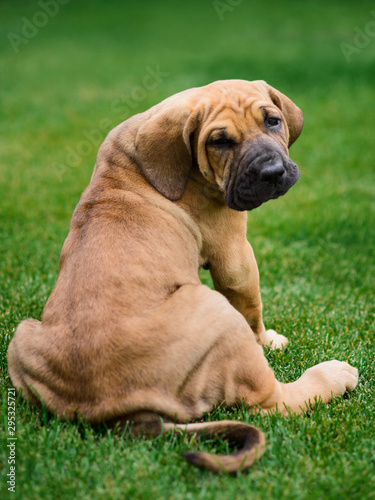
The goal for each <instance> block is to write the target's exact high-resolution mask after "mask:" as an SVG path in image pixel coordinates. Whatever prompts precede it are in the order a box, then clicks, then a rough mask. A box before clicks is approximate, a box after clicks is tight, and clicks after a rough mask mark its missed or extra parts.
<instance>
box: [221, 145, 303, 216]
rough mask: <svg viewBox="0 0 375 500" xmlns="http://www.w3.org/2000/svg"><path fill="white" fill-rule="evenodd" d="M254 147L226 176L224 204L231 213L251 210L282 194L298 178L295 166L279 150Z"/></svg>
mask: <svg viewBox="0 0 375 500" xmlns="http://www.w3.org/2000/svg"><path fill="white" fill-rule="evenodd" d="M259 149H260V148H259V147H254V148H252V150H251V151H250V152H249V153H248V154H245V155H244V158H243V159H242V161H240V163H239V165H238V167H237V172H235V173H234V174H233V175H231V176H230V177H229V180H228V184H227V189H226V196H225V201H226V203H227V205H228V207H229V208H232V209H233V210H239V211H241V210H253V209H254V208H257V207H259V206H260V205H262V203H265V202H266V201H268V200H271V199H275V198H278V197H279V196H282V195H283V194H285V193H286V192H287V191H288V189H290V188H291V187H292V186H293V184H295V183H296V182H297V180H298V178H299V170H298V167H297V165H296V164H295V163H293V162H292V160H291V159H290V158H289V157H288V156H287V155H286V154H285V153H284V152H283V151H282V150H281V149H277V150H275V149H272V150H270V149H269V148H264V147H262V146H261V151H259Z"/></svg>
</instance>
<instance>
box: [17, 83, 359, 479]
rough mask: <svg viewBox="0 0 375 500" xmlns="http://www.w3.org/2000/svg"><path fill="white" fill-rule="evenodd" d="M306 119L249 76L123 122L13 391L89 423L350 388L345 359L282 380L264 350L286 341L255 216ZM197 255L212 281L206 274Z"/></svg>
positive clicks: (287, 169)
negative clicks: (276, 324) (251, 220)
mask: <svg viewBox="0 0 375 500" xmlns="http://www.w3.org/2000/svg"><path fill="white" fill-rule="evenodd" d="M301 129H302V114H301V112H300V110H299V109H298V108H297V107H296V106H295V105H294V104H293V103H292V102H291V101H290V100H289V99H288V98H286V97H285V96H283V94H281V93H279V92H277V91H276V90H275V89H272V87H269V86H268V85H267V84H265V83H264V82H253V83H250V82H243V81H239V80H233V81H224V82H216V83H214V84H211V85H208V86H206V87H202V88H200V89H191V90H189V91H185V92H182V93H180V94H177V95H176V96H173V97H171V98H169V99H167V100H165V101H163V102H162V103H160V104H159V105H157V106H155V107H154V108H152V109H151V110H149V111H147V112H145V113H142V114H140V115H136V116H135V117H133V118H131V119H129V120H127V121H126V122H124V123H123V124H121V125H119V126H118V127H116V128H115V129H114V130H113V131H112V132H111V133H110V134H109V135H108V137H107V139H106V140H105V141H104V143H103V145H102V146H101V148H100V150H99V154H98V159H97V164H96V168H95V171H94V174H93V176H92V179H91V182H90V185H89V186H88V188H87V189H86V190H85V192H84V193H83V195H82V197H81V199H80V201H79V203H78V205H77V207H76V210H75V212H74V215H73V218H72V222H71V228H70V233H69V235H68V237H67V239H66V241H65V244H64V247H63V250H62V253H61V261H60V271H59V277H58V280H57V283H56V286H55V288H54V290H53V292H52V294H51V296H50V298H49V300H48V302H47V304H46V306H45V309H44V312H43V317H42V322H39V321H36V320H26V321H24V322H22V323H21V324H20V325H19V327H18V329H17V331H16V334H15V336H14V338H13V340H12V342H11V344H10V347H9V354H8V356H9V371H10V375H11V378H12V381H13V383H14V385H15V386H16V387H17V388H22V390H23V394H24V395H25V396H26V397H28V398H29V399H31V400H35V398H36V396H35V393H36V394H37V395H38V397H39V398H42V399H43V401H44V403H45V405H46V407H47V408H48V409H49V410H50V411H52V412H55V413H57V414H59V415H61V416H64V417H65V418H68V419H72V418H74V416H75V415H76V414H77V412H79V413H80V414H82V415H83V417H85V418H87V419H88V420H89V421H91V422H116V421H119V422H125V421H127V420H133V421H135V422H137V421H138V422H139V421H140V422H147V421H149V420H151V421H152V419H153V415H160V416H162V417H163V418H164V420H165V421H166V422H168V421H169V422H173V421H177V422H181V423H183V422H187V421H189V420H191V419H194V418H198V417H201V416H202V414H203V413H204V412H206V411H209V410H210V409H211V408H212V406H213V405H216V404H219V403H222V402H225V404H227V405H232V404H235V403H238V402H240V401H241V400H244V401H245V402H246V403H247V404H249V405H250V406H256V405H258V406H260V407H262V408H264V409H266V410H268V409H271V410H272V409H274V408H276V406H277V407H278V408H279V410H280V411H285V406H284V405H287V406H289V407H290V408H291V409H292V410H293V411H296V412H298V411H301V408H302V407H304V405H305V402H308V401H311V402H313V400H314V398H315V397H316V396H317V397H322V398H323V399H325V400H329V399H330V398H331V397H332V396H336V395H339V394H342V393H343V392H344V391H345V390H351V389H353V388H354V387H355V386H356V384H357V371H356V369H355V368H352V367H350V366H349V365H348V364H347V363H341V362H339V361H331V362H326V363H322V364H320V365H317V366H315V367H313V368H311V369H309V370H307V371H306V372H305V373H304V374H303V376H302V377H301V378H300V379H299V380H297V381H296V382H293V383H290V384H282V383H280V382H278V381H277V380H276V379H275V376H274V374H273V372H272V370H271V369H270V367H269V366H268V364H267V361H266V358H265V356H264V354H263V350H262V347H261V344H269V343H270V342H272V345H273V347H280V346H281V345H283V344H285V343H286V339H285V337H282V336H281V335H277V334H276V332H273V331H266V330H265V328H264V325H263V321H262V305H261V298H260V292H259V277H258V269H257V265H256V261H255V258H254V255H253V252H252V249H251V247H250V245H249V243H248V242H247V239H246V228H247V227H246V211H245V210H249V209H252V208H255V207H257V206H259V205H260V204H261V203H263V202H264V201H267V199H270V198H275V197H277V196H280V195H281V194H284V193H285V192H286V191H287V190H288V189H289V187H291V185H292V184H294V182H295V181H296V180H297V179H298V169H297V167H296V165H295V164H294V163H293V162H291V160H290V159H289V158H288V145H290V144H291V143H292V142H294V140H295V139H296V138H297V137H298V135H299V133H300V131H301ZM202 265H206V266H209V268H210V271H211V274H212V277H213V281H214V284H215V288H216V290H217V291H213V290H210V289H209V288H208V287H206V286H204V285H202V284H201V283H200V281H199V277H198V269H199V267H200V266H202ZM257 439H258V442H257V444H258V446H259V448H261V447H262V446H263V441H262V438H259V435H258V438H257ZM240 459H241V460H242V459H243V456H241V457H240V458H239V459H238V460H237V463H236V465H234V466H233V464H232V465H230V466H229V467H227V468H228V469H230V470H235V469H236V468H238V467H239V465H240ZM203 462H204V461H203ZM203 462H202V463H200V465H204V466H207V467H208V468H215V466H208V465H207V463H206V464H204V463H203ZM196 463H198V462H196ZM211 465H212V464H211ZM245 465H246V464H245Z"/></svg>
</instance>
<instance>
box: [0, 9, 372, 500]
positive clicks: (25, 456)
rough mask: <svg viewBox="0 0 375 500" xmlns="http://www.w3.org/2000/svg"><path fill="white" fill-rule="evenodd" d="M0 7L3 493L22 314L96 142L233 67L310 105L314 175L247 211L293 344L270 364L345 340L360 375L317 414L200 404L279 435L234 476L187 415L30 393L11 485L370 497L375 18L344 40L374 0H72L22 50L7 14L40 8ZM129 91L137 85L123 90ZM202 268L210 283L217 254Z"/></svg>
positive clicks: (95, 491)
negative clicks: (135, 433)
mask: <svg viewBox="0 0 375 500" xmlns="http://www.w3.org/2000/svg"><path fill="white" fill-rule="evenodd" d="M225 2H226V0H223V3H225ZM0 9H1V11H0V19H1V21H0V23H1V24H0V27H1V31H2V34H3V35H4V36H3V37H2V38H1V42H0V44H1V45H0V54H1V56H0V57H1V68H2V70H1V72H0V89H1V94H0V95H1V97H0V99H1V106H0V114H1V115H0V116H1V118H2V119H1V122H0V138H1V139H0V141H1V151H0V165H1V166H0V168H1V170H0V200H1V215H0V256H1V259H0V301H1V304H0V363H1V369H2V372H1V375H0V377H1V386H2V392H3V398H2V403H1V406H0V408H1V435H2V438H3V439H2V445H1V448H0V471H1V472H0V496H1V498H8V493H7V491H6V474H7V473H8V472H9V469H8V464H7V458H8V452H7V448H6V441H5V438H6V437H7V434H6V416H7V405H6V394H7V389H8V387H11V382H10V380H9V378H8V374H7V361H6V350H7V346H8V344H9V341H10V339H11V337H12V335H13V333H14V329H15V327H16V325H17V324H18V323H19V322H20V321H21V320H22V319H23V318H25V317H29V316H32V317H36V318H40V316H41V313H42V309H43V306H44V303H45V301H46V299H47V298H48V296H49V294H50V292H51V290H52V287H53V285H54V283H55V280H56V276H57V269H58V259H59V252H60V249H61V246H62V243H63V241H64V238H65V236H66V235H67V232H68V228H69V221H70V217H71V214H72V211H73V209H74V206H75V204H76V203H77V201H78V198H79V195H80V193H81V192H82V190H83V189H84V187H85V186H86V185H87V183H88V181H89V178H90V174H91V171H92V168H93V165H94V162H95V155H96V151H97V149H98V147H99V144H100V142H101V141H102V139H103V138H104V136H105V134H106V133H107V132H108V131H109V130H110V129H111V128H112V127H113V126H115V125H116V124H117V123H119V122H121V121H123V120H124V119H126V118H128V117H129V116H130V115H131V114H134V113H136V112H140V111H143V110H145V109H147V108H148V107H150V106H152V105H153V104H155V103H157V102H159V101H160V100H162V99H163V98H165V97H167V96H168V95H171V94H173V93H175V92H177V91H180V90H183V89H185V88H189V87H192V86H199V85H204V84H206V83H209V82H211V81H213V80H217V79H222V78H244V79H249V80H252V79H265V80H267V81H268V82H269V83H270V84H271V85H273V86H275V87H276V88H278V89H279V90H281V91H283V92H284V93H286V94H287V95H288V96H290V97H291V98H292V99H293V100H295V101H296V102H297V103H298V104H299V105H300V107H301V108H302V109H303V111H304V114H305V123H306V125H305V129H304V132H303V134H302V136H301V138H300V139H299V141H297V143H296V144H295V145H294V146H293V148H292V150H291V156H292V158H293V159H294V160H295V161H296V162H297V163H298V164H299V165H300V167H301V174H302V175H301V179H300V180H299V182H298V183H297V185H296V186H295V187H294V188H293V189H292V190H291V192H290V193H288V194H287V196H285V197H284V198H282V199H279V200H277V201H272V202H269V203H268V204H266V205H264V206H263V207H261V208H260V209H258V210H256V211H254V212H252V213H250V214H249V232H248V235H249V240H250V241H251V243H252V244H253V247H254V250H255V253H256V255H257V259H258V264H259V268H260V273H261V284H262V293H263V302H264V316H265V322H266V324H267V326H268V327H272V328H275V329H276V330H277V331H278V332H279V333H282V334H284V335H286V336H287V337H288V338H289V340H290V345H289V346H288V348H287V349H286V350H285V351H282V352H280V351H277V352H267V356H268V359H269V361H270V364H271V366H272V367H273V369H274V370H275V372H276V374H277V376H278V378H279V379H280V380H282V381H292V380H294V379H296V378H297V377H298V376H300V375H301V373H302V372H303V371H304V370H305V369H306V368H308V367H310V366H312V365H313V364H315V363H318V362H320V361H325V360H328V359H332V358H337V359H340V360H347V361H349V362H350V363H352V364H353V365H355V366H357V367H358V369H359V372H360V380H359V386H358V388H357V389H356V390H355V391H354V392H353V393H352V394H350V395H348V396H344V397H342V398H337V399H336V400H335V401H333V402H332V403H331V404H330V405H323V404H319V405H318V407H317V408H316V410H315V411H314V412H311V413H309V414H308V415H304V416H292V415H291V416H289V417H287V418H282V417H280V416H279V415H274V416H269V417H260V416H257V415H256V416H253V415H251V414H250V413H249V412H247V411H246V408H239V409H235V408H231V409H224V408H221V407H220V408H217V409H215V411H214V412H213V413H211V414H210V415H207V416H206V417H205V418H206V419H208V420H219V419H222V418H228V419H239V420H243V421H246V422H250V423H252V424H253V425H256V426H258V427H259V428H261V429H262V430H263V431H264V432H265V434H266V437H267V442H268V444H267V450H266V452H265V454H264V456H263V457H262V458H261V460H260V462H259V463H257V464H256V465H255V466H254V467H253V468H252V469H251V470H250V471H249V472H248V473H243V474H238V475H237V476H226V475H213V474H210V473H208V472H205V471H200V470H198V469H195V468H193V467H191V466H189V465H188V464H187V463H186V462H185V461H184V460H183V459H182V458H181V457H180V453H182V452H184V451H187V450H192V449H208V450H209V449H211V448H212V447H216V448H217V449H218V450H220V449H223V447H224V449H225V445H224V444H220V443H210V442H207V441H206V442H205V441H204V440H199V442H195V441H194V440H191V439H190V438H187V437H186V436H179V435H174V434H172V435H166V436H163V437H159V438H157V439H154V440H149V441H147V440H141V439H134V438H132V437H129V436H122V435H119V434H111V433H108V432H107V431H106V430H105V428H93V427H91V426H89V425H87V424H85V423H82V422H81V423H77V424H66V423H62V422H60V421H59V420H58V419H57V418H55V417H52V416H49V415H46V414H45V413H43V410H42V409H35V408H29V407H28V406H27V405H26V404H25V403H22V402H21V401H18V403H17V437H18V441H17V462H16V494H15V495H13V496H14V497H15V498H22V499H44V498H46V499H50V498H64V499H65V498H74V499H92V498H95V499H96V498H99V499H117V498H119V499H120V498H132V499H133V498H134V499H138V498H139V499H141V498H152V499H162V498H168V499H196V498H199V499H227V498H241V499H242V498H252V499H265V498H267V499H275V498H288V499H290V498H292V499H312V498H314V499H359V498H361V499H369V498H375V493H374V491H375V451H374V449H375V432H374V429H375V413H374V406H375V394H374V393H375V391H374V375H375V374H374V349H375V345H374V344H375V329H374V313H375V311H374V271H375V264H374V247H375V217H374V210H375V203H374V198H375V197H374V195H375V189H374V186H375V173H374V155H373V151H374V149H373V142H374V127H375V119H374V113H373V103H374V101H375V89H374V84H373V82H374V79H375V65H374V64H373V60H374V57H375V38H371V39H370V40H369V43H368V45H367V46H366V47H365V48H364V49H363V50H361V51H360V53H358V54H357V53H356V54H353V56H352V61H351V62H350V63H348V62H347V61H346V60H345V57H344V55H343V53H342V50H341V48H340V44H341V43H342V42H347V43H350V44H353V37H354V35H355V32H354V27H355V26H358V27H359V28H360V29H365V27H366V24H367V23H368V22H369V21H370V20H372V19H373V17H372V16H371V14H370V11H371V10H373V3H372V2H369V1H361V2H350V1H338V0H337V1H330V2H327V1H318V2H314V3H312V2H311V3H309V2H305V3H303V2H292V0H286V1H284V2H277V1H276V0H272V1H271V2H250V1H243V2H242V3H240V4H239V5H238V6H236V7H234V8H233V10H232V11H228V12H226V13H225V14H224V19H223V20H222V21H221V20H220V18H219V16H218V15H217V13H216V12H215V8H214V4H213V3H212V2H211V1H208V2H198V0H194V1H190V2H182V1H179V2H176V1H173V2H172V1H161V2H151V0H149V1H140V2H130V1H112V2H98V1H96V2H95V1H91V2H86V3H84V2H83V1H74V2H73V1H72V2H69V3H67V4H66V5H62V6H61V7H60V9H59V12H58V14H57V15H56V16H55V17H53V18H51V19H50V20H49V22H48V23H47V24H46V26H44V27H41V28H40V29H39V32H38V34H37V35H36V36H35V37H33V38H31V39H30V40H29V42H28V43H27V44H25V45H21V46H20V50H19V53H17V54H16V53H15V52H14V51H13V49H12V47H11V44H10V43H9V40H8V38H7V36H8V34H9V32H14V33H20V32H21V29H22V25H23V24H22V23H23V21H22V18H23V17H26V18H27V19H32V18H33V16H34V14H35V13H36V12H37V11H40V10H41V8H40V6H39V5H38V3H37V2H26V1H17V2H14V1H11V0H7V1H3V2H1V7H0ZM148 67H151V68H152V69H154V70H155V69H157V68H158V67H159V68H160V71H162V72H163V73H165V74H164V75H163V76H162V77H161V79H160V80H161V81H159V82H158V84H157V85H156V86H155V88H153V89H151V90H148V91H143V92H141V94H140V91H139V88H138V90H136V91H134V89H135V88H137V87H141V88H142V85H143V82H144V78H145V75H146V74H147V72H148V71H149V70H148V69H147V68H148ZM134 92H138V93H137V96H138V97H139V96H140V95H141V97H140V98H137V99H134V98H129V97H127V96H129V95H132V93H133V95H134ZM119 100H120V101H121V105H122V107H121V109H119V108H118V106H116V105H115V104H114V103H116V102H117V103H118V102H119ZM103 120H105V122H104V123H103ZM92 131H94V132H92ZM87 133H91V135H92V137H94V138H93V139H92V142H91V143H87V138H86V135H87ZM85 141H86V142H85ZM90 144H91V145H90ZM69 147H70V148H71V149H70V150H67V148H69ZM72 151H73V153H75V154H76V156H75V157H74V158H73V159H72V158H69V156H68V153H70V154H71V153H72ZM77 152H78V158H77ZM61 165H64V172H62V170H61ZM202 280H203V281H205V282H206V283H210V277H209V275H208V274H207V273H206V272H204V273H202ZM9 497H10V498H11V497H12V494H9Z"/></svg>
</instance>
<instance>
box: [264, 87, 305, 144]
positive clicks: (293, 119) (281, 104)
mask: <svg viewBox="0 0 375 500" xmlns="http://www.w3.org/2000/svg"><path fill="white" fill-rule="evenodd" d="M266 85H267V91H268V95H269V96H270V98H271V99H272V102H273V103H274V104H275V105H276V106H277V107H278V108H279V109H280V110H281V112H282V114H283V115H284V117H285V120H286V123H287V125H288V129H289V143H288V147H290V146H291V145H292V144H293V142H294V141H296V140H297V139H298V137H299V135H300V133H301V132H302V128H303V113H302V111H301V110H300V109H299V107H298V106H296V105H295V104H294V102H293V101H291V100H290V99H289V97H287V96H286V95H284V94H282V93H281V92H279V91H278V90H276V89H274V88H273V87H271V86H270V85H268V84H266Z"/></svg>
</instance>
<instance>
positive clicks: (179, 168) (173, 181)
mask: <svg viewBox="0 0 375 500" xmlns="http://www.w3.org/2000/svg"><path fill="white" fill-rule="evenodd" d="M197 126H198V117H197V114H196V113H194V112H191V111H190V109H188V107H187V106H186V105H184V104H182V103H180V106H178V105H176V103H174V104H172V105H171V104H169V105H166V104H165V105H164V106H163V107H161V108H160V109H158V110H155V112H154V114H151V116H150V117H149V118H147V119H146V121H145V123H144V124H143V125H141V126H140V128H139V129H138V132H137V135H136V138H135V152H136V160H137V163H138V165H139V166H140V168H141V170H142V172H143V174H144V175H145V177H146V179H147V180H148V181H149V183H150V184H151V185H152V186H153V187H154V188H155V189H156V190H157V191H159V193H161V194H162V195H163V196H165V197H166V198H168V199H169V200H172V201H176V200H179V199H180V198H181V197H182V195H183V194H184V191H185V188H186V184H187V182H188V178H189V172H190V169H191V166H192V151H191V141H190V136H191V134H192V133H193V132H194V131H195V129H196V128H197Z"/></svg>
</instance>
